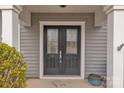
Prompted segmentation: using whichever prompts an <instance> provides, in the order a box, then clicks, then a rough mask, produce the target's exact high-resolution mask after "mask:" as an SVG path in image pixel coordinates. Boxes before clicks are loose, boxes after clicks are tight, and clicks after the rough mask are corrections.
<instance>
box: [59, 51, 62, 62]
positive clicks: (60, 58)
mask: <svg viewBox="0 0 124 93" xmlns="http://www.w3.org/2000/svg"><path fill="white" fill-rule="evenodd" d="M59 63H62V51H61V50H60V51H59Z"/></svg>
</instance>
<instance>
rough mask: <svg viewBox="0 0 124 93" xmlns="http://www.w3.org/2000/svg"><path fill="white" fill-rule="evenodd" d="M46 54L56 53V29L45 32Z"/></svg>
mask: <svg viewBox="0 0 124 93" xmlns="http://www.w3.org/2000/svg"><path fill="white" fill-rule="evenodd" d="M47 53H49V54H57V53H58V29H48V30H47Z"/></svg>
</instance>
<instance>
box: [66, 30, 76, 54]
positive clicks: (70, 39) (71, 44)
mask: <svg viewBox="0 0 124 93" xmlns="http://www.w3.org/2000/svg"><path fill="white" fill-rule="evenodd" d="M66 36H67V39H66V53H67V54H77V29H67V31H66Z"/></svg>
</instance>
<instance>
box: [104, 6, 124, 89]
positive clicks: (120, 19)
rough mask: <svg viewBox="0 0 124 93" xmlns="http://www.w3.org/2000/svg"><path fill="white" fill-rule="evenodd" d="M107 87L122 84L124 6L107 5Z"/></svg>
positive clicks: (123, 67) (120, 86) (123, 66)
mask: <svg viewBox="0 0 124 93" xmlns="http://www.w3.org/2000/svg"><path fill="white" fill-rule="evenodd" d="M104 10H105V12H106V14H107V26H108V42H107V87H113V88H122V87H123V84H124V81H123V79H124V77H123V74H124V64H123V63H124V47H122V49H121V50H120V51H119V50H118V49H117V47H118V46H120V45H121V44H124V6H107V7H105V8H104Z"/></svg>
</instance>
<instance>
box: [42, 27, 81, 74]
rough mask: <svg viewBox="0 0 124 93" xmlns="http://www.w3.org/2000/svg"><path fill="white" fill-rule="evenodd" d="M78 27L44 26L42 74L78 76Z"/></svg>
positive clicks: (79, 34)
mask: <svg viewBox="0 0 124 93" xmlns="http://www.w3.org/2000/svg"><path fill="white" fill-rule="evenodd" d="M80 32H81V31H80V26H44V74H45V75H80V45H81V44H80V36H81V33H80Z"/></svg>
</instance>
